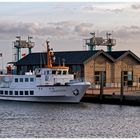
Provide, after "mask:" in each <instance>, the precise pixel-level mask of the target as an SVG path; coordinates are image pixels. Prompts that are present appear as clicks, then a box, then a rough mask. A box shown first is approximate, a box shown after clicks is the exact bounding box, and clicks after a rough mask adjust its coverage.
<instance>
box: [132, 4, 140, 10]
mask: <svg viewBox="0 0 140 140" xmlns="http://www.w3.org/2000/svg"><path fill="white" fill-rule="evenodd" d="M131 8H132V9H134V10H139V9H140V4H139V5H136V4H133V5H132V6H131Z"/></svg>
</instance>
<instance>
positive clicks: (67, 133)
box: [0, 101, 140, 138]
mask: <svg viewBox="0 0 140 140" xmlns="http://www.w3.org/2000/svg"><path fill="white" fill-rule="evenodd" d="M4 137H7V138H19V137H22V138H52V137H53V138H77V137H80V138H82V137H85V138H120V137H122V138H128V137H129V138H132V137H140V107H132V106H119V105H100V104H91V103H80V104H58V103H57V104H47V103H29V102H12V101H0V138H4Z"/></svg>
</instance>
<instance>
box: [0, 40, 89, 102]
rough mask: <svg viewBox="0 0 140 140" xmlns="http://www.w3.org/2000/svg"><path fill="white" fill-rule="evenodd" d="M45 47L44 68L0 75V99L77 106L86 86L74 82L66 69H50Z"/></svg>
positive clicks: (50, 54)
mask: <svg viewBox="0 0 140 140" xmlns="http://www.w3.org/2000/svg"><path fill="white" fill-rule="evenodd" d="M46 44H47V66H46V67H45V68H37V69H35V71H34V72H27V73H25V75H12V74H6V75H0V99H3V100H16V101H34V102H75V103H78V102H80V100H81V98H82V97H83V96H84V94H85V91H86V90H87V88H88V87H89V86H90V83H89V82H76V81H74V76H73V75H72V74H69V73H68V71H69V68H68V67H65V66H53V65H52V56H53V52H52V50H51V49H50V48H49V42H48V41H46Z"/></svg>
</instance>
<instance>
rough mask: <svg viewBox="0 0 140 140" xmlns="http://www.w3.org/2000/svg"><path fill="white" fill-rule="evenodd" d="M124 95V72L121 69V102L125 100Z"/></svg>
mask: <svg viewBox="0 0 140 140" xmlns="http://www.w3.org/2000/svg"><path fill="white" fill-rule="evenodd" d="M123 95H124V73H123V71H121V92H120V102H122V100H123Z"/></svg>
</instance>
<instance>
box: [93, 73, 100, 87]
mask: <svg viewBox="0 0 140 140" xmlns="http://www.w3.org/2000/svg"><path fill="white" fill-rule="evenodd" d="M94 75H95V76H94V79H95V84H99V82H100V72H99V71H95V73H94Z"/></svg>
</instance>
